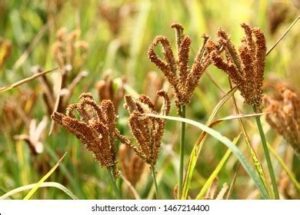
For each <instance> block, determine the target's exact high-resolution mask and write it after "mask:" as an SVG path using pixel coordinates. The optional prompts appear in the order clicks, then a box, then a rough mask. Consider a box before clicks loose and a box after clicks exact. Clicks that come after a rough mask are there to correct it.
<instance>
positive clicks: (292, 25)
mask: <svg viewBox="0 0 300 215" xmlns="http://www.w3.org/2000/svg"><path fill="white" fill-rule="evenodd" d="M299 19H300V16H297V17H296V19H295V20H294V21H293V22H292V24H291V25H290V26H289V27H288V28H287V29H286V31H285V32H284V34H283V35H282V36H281V37H280V38H279V39H278V40H277V41H276V43H275V44H274V45H273V46H272V47H271V48H270V49H269V50H268V51H267V53H266V56H268V55H269V54H270V53H271V51H272V50H273V49H274V48H275V47H276V46H277V45H278V44H279V43H280V42H281V41H282V40H283V39H284V38H285V36H286V35H287V34H288V33H289V32H290V30H291V29H292V28H293V27H294V25H295V24H296V23H297V22H298V21H299Z"/></svg>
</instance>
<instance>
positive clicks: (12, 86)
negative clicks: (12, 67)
mask: <svg viewBox="0 0 300 215" xmlns="http://www.w3.org/2000/svg"><path fill="white" fill-rule="evenodd" d="M55 70H57V68H54V69H50V70H47V71H44V72H40V73H37V74H34V75H32V76H30V77H28V78H24V79H23V80H21V81H18V82H15V83H13V84H11V85H9V86H6V87H1V88H0V93H3V92H6V91H8V90H11V89H14V88H16V87H19V86H20V85H22V84H25V83H27V82H29V81H32V80H34V79H36V78H38V77H40V76H42V75H45V74H47V73H49V72H53V71H55Z"/></svg>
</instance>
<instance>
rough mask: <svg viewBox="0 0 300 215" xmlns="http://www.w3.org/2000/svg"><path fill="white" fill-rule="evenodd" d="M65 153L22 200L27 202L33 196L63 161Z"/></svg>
mask: <svg viewBox="0 0 300 215" xmlns="http://www.w3.org/2000/svg"><path fill="white" fill-rule="evenodd" d="M66 154H67V153H65V154H64V155H63V156H62V157H61V158H60V159H59V160H58V161H57V163H56V164H55V165H54V166H53V167H52V168H51V169H50V170H49V172H47V174H46V175H44V176H43V177H42V178H41V180H40V181H39V182H38V183H36V186H34V187H33V188H32V189H31V190H30V191H29V193H28V194H27V195H26V196H25V197H24V200H28V199H30V198H31V197H32V196H33V194H34V193H35V192H36V191H37V190H38V189H39V188H40V185H41V184H42V183H44V182H45V181H46V180H47V179H48V178H49V177H50V176H51V175H52V173H53V172H54V171H55V170H56V169H57V167H58V166H59V164H60V163H61V161H62V160H63V159H64V157H65V156H66Z"/></svg>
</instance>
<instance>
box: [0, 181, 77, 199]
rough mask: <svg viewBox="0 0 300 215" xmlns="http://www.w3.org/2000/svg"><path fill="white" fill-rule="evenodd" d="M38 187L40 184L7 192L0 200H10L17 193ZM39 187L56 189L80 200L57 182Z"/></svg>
mask: <svg viewBox="0 0 300 215" xmlns="http://www.w3.org/2000/svg"><path fill="white" fill-rule="evenodd" d="M37 185H38V183H35V184H28V185H25V186H22V187H18V188H16V189H13V190H10V191H9V192H7V193H5V194H4V195H2V196H0V200H4V199H8V198H10V197H11V196H13V195H15V194H17V193H20V192H24V191H27V190H31V189H33V188H34V187H36V186H37ZM39 187H40V188H46V187H50V188H56V189H59V190H61V191H63V192H64V193H65V194H66V195H67V196H69V197H70V198H71V199H78V198H77V197H76V196H75V195H74V194H73V193H72V192H71V191H70V190H69V189H68V188H66V187H65V186H63V185H62V184H59V183H57V182H43V183H41V184H40V185H39Z"/></svg>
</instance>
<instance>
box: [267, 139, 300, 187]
mask: <svg viewBox="0 0 300 215" xmlns="http://www.w3.org/2000/svg"><path fill="white" fill-rule="evenodd" d="M267 145H268V148H269V150H270V152H271V153H272V154H273V156H274V157H275V158H276V160H277V161H278V162H279V164H280V165H281V167H282V168H283V169H284V171H285V172H286V174H287V175H288V176H289V178H290V179H291V181H292V183H293V184H294V185H295V187H296V189H297V190H298V191H300V183H299V182H298V181H297V179H296V177H295V175H294V174H293V172H291V171H290V170H289V168H288V167H287V166H286V164H285V163H284V161H283V160H282V159H281V157H280V156H279V155H278V154H277V153H276V151H275V150H274V149H273V148H272V146H271V145H270V144H269V143H267Z"/></svg>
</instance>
